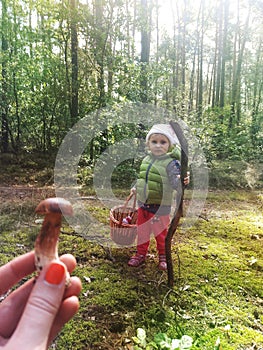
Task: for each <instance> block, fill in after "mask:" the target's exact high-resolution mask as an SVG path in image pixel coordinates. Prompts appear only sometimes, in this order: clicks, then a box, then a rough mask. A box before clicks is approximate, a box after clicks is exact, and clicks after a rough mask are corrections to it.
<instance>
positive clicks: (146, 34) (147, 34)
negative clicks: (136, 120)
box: [140, 0, 151, 103]
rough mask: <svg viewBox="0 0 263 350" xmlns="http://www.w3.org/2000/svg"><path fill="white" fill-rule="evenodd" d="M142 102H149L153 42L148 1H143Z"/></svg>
mask: <svg viewBox="0 0 263 350" xmlns="http://www.w3.org/2000/svg"><path fill="white" fill-rule="evenodd" d="M141 16H142V19H141V20H142V27H141V84H140V85H141V92H140V98H141V101H142V102H144V103H146V102H148V75H147V74H148V64H149V59H150V41H151V39H150V38H151V30H150V27H151V8H150V6H149V4H148V1H147V0H141Z"/></svg>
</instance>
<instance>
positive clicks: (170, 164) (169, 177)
mask: <svg viewBox="0 0 263 350" xmlns="http://www.w3.org/2000/svg"><path fill="white" fill-rule="evenodd" d="M176 143H178V140H177V137H176V135H175V133H174V132H173V129H172V128H171V126H170V125H166V124H157V125H154V126H153V127H152V128H151V130H150V131H149V132H148V134H147V136H146V144H147V146H148V148H149V151H150V153H149V155H147V156H146V157H145V158H144V159H143V161H142V163H141V166H140V172H139V177H138V180H137V183H136V187H135V188H133V189H132V190H131V191H132V192H135V191H136V192H137V200H138V206H139V209H138V218H137V237H138V238H137V252H136V254H135V255H134V256H132V257H131V258H130V260H129V262H128V265H129V266H132V267H138V266H140V265H141V264H143V263H144V261H145V258H146V254H147V252H148V248H149V244H150V235H151V233H152V232H153V233H154V236H155V240H156V244H157V250H158V254H159V265H158V267H159V269H160V270H167V264H166V256H165V237H166V235H167V231H168V225H169V222H170V212H171V204H172V200H173V190H174V189H177V188H178V186H180V185H181V181H180V173H181V168H180V163H179V161H178V159H180V150H179V147H176V146H175V145H176ZM184 183H185V184H186V185H187V184H188V183H189V177H186V178H185V179H184Z"/></svg>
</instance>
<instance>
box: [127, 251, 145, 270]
mask: <svg viewBox="0 0 263 350" xmlns="http://www.w3.org/2000/svg"><path fill="white" fill-rule="evenodd" d="M144 262H145V255H140V254H136V255H134V256H132V257H131V258H130V260H129V261H128V265H129V266H132V267H138V266H140V265H142V264H143V263H144Z"/></svg>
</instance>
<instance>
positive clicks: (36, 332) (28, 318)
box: [9, 261, 66, 349]
mask: <svg viewBox="0 0 263 350" xmlns="http://www.w3.org/2000/svg"><path fill="white" fill-rule="evenodd" d="M65 281H66V267H65V265H64V264H63V263H61V262H58V261H53V262H52V263H51V264H50V265H49V266H47V267H46V268H45V269H44V270H43V271H42V273H41V274H40V275H39V277H38V279H37V281H36V283H35V285H34V287H33V289H32V292H31V294H30V297H29V299H28V302H27V304H26V306H25V309H24V312H23V315H22V317H21V319H20V321H19V323H18V326H17V328H16V330H15V332H14V333H13V336H12V337H11V340H10V342H9V344H10V348H16V349H19V348H20V347H21V348H23V346H24V345H25V344H27V348H28V349H35V348H39V349H45V348H46V346H47V341H48V337H49V334H50V330H51V327H52V325H53V321H54V319H55V317H56V314H57V312H58V309H59V308H60V304H61V301H62V298H63V294H64V290H65ZM12 346H14V347H12Z"/></svg>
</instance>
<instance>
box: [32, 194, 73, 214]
mask: <svg viewBox="0 0 263 350" xmlns="http://www.w3.org/2000/svg"><path fill="white" fill-rule="evenodd" d="M35 211H36V213H37V214H43V215H45V214H51V213H56V214H61V215H62V214H63V215H67V216H72V215H73V208H72V205H71V203H70V202H69V201H67V200H66V199H64V198H60V197H54V198H47V199H44V200H43V201H41V202H40V203H39V204H38V206H37V207H36V210H35Z"/></svg>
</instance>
